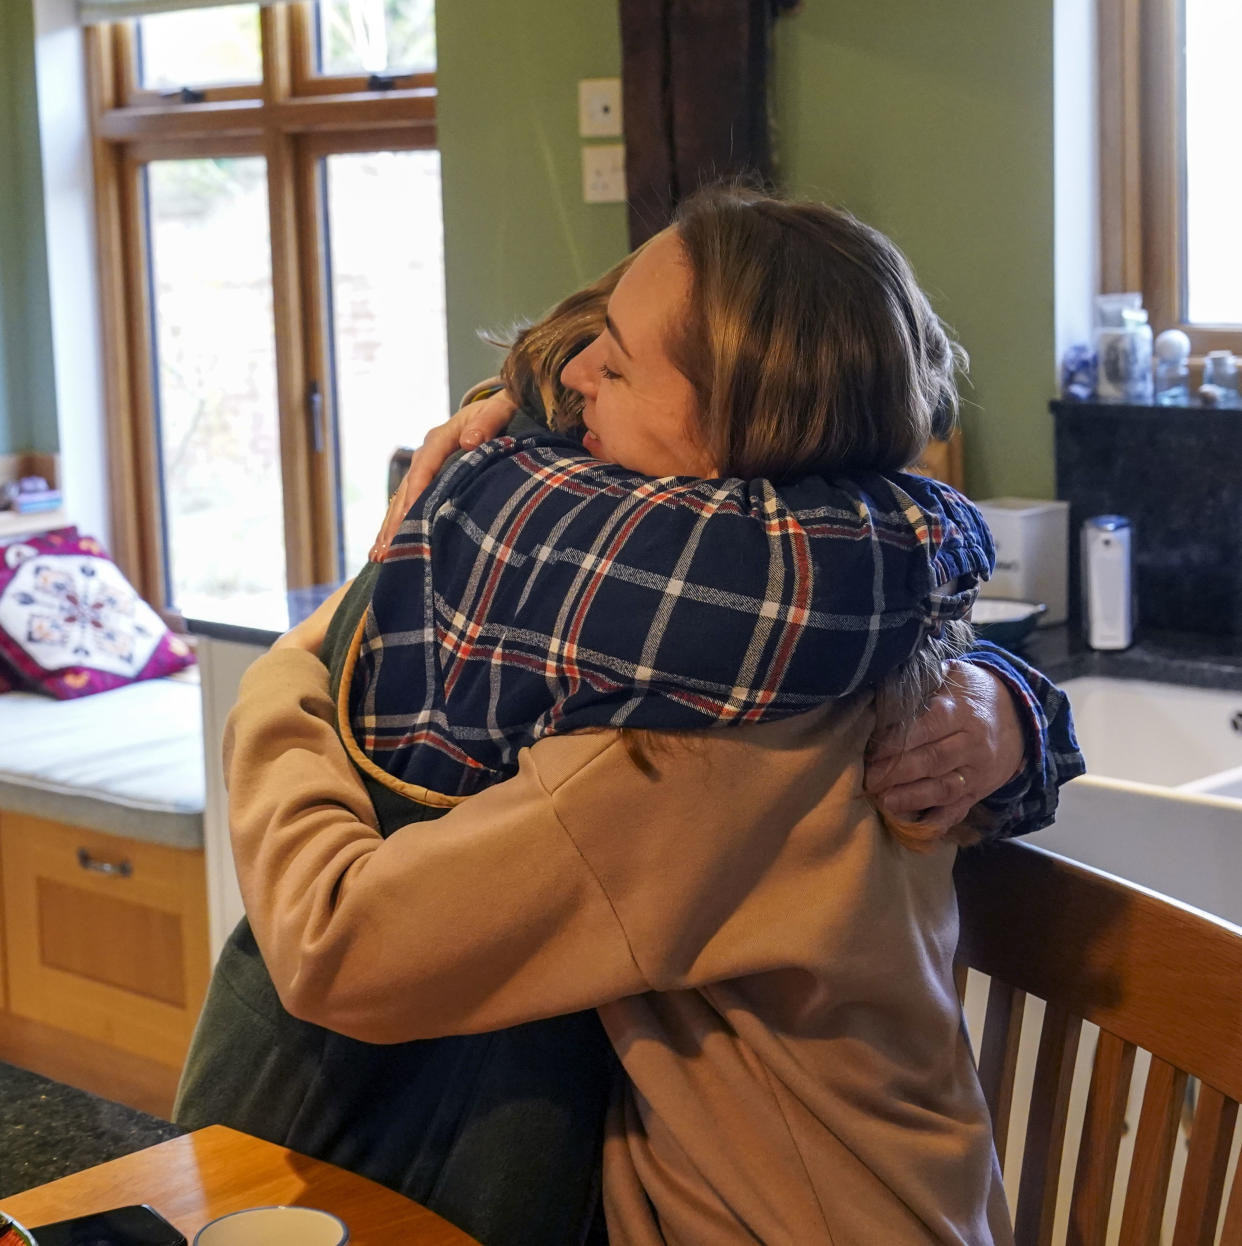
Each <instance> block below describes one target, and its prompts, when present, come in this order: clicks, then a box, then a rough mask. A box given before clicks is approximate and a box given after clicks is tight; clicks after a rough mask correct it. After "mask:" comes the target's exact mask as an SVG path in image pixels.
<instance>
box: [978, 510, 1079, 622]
mask: <svg viewBox="0 0 1242 1246" xmlns="http://www.w3.org/2000/svg"><path fill="white" fill-rule="evenodd" d="M977 505H978V507H979V509H980V510H981V511H982V512H983V517H984V519H986V520H987V522H988V527H989V528H991V529H992V536H993V537H994V538H995V540H996V572H995V574H994V575H993V576H992V578H991V579H990V580H988V581H987V583H985V584H984V585H983V588H982V589H981V590H980V595H981V596H983V597H1008V598H1012V599H1013V600H1015V601H1042V602H1044V603H1045V604H1046V605H1047V607H1048V612H1047V613H1046V614H1045V615H1043V616H1042V617H1041V619H1040V621H1039V623H1040V626H1041V627H1047V626H1049V625H1051V624H1053V623H1064V622H1065V619H1066V616H1067V614H1068V600H1069V503H1068V502H1049V501H1044V500H1042V499H1040V498H988V499H987V500H986V501H983V502H978V503H977Z"/></svg>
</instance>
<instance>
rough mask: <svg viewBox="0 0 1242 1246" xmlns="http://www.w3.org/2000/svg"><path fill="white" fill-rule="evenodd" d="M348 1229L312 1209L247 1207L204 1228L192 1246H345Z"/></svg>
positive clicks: (334, 1217)
mask: <svg viewBox="0 0 1242 1246" xmlns="http://www.w3.org/2000/svg"><path fill="white" fill-rule="evenodd" d="M348 1241H349V1229H347V1228H346V1227H345V1223H344V1221H342V1220H338V1219H337V1218H336V1216H334V1215H333V1214H332V1213H331V1212H328V1211H319V1210H317V1209H316V1208H314V1207H247V1208H246V1210H245V1211H234V1212H230V1213H229V1214H228V1215H227V1216H218V1217H217V1218H216V1219H215V1220H213V1221H211V1223H210V1224H205V1225H203V1227H202V1228H201V1229H199V1231H198V1232H197V1233H196V1234H195V1235H194V1246H345V1244H346V1242H348Z"/></svg>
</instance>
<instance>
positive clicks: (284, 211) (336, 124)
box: [86, 2, 436, 622]
mask: <svg viewBox="0 0 1242 1246" xmlns="http://www.w3.org/2000/svg"><path fill="white" fill-rule="evenodd" d="M312 20H313V16H312V14H311V6H310V4H309V3H304V2H298V3H285V4H277V5H273V6H269V7H264V8H262V9H261V10H260V22H261V38H262V48H263V83H262V84H261V87H254V88H252V87H244V88H243V87H228V86H225V87H220V88H215V89H212V90H210V91H208V92H205V93H204V94H205V99H204V101H203V102H202V103H190V104H187V103H182V102H181V101H180V100H178V99H175V98H171V99H170V98H165V97H161V96H160V95H158V94H156V93H153V92H142V91H137V90H136V89H135V85H134V81H133V67H134V64H135V61H134V51H133V38H134V36H133V26H132V23H129V22H117V23H113V24H110V25H102V26H93V27H89V28H88V29H87V30H86V45H87V46H86V52H87V70H88V76H89V95H90V101H91V114H92V146H93V156H94V168H95V210H96V220H97V230H98V252H99V283H100V292H101V300H102V323H103V333H104V340H105V344H106V357H107V358H108V360H109V367H108V369H107V380H106V386H105V402H106V410H107V428H108V442H109V448H110V455H109V489H110V502H111V518H112V531H113V553H114V556H115V557H116V559H117V562H118V563H119V565H120V566H121V567H122V568H123V569H124V570H125V572H126V574H127V575H128V576H129V577H130V579H131V581H132V582H133V583H134V585H135V587H136V588H137V589H138V591H139V592H140V593H141V594H142V595H143V596H144V597H145V598H146V599H147V600H148V601H149V602H151V603H152V605H154V606H155V607H156V609H158V610H160V611H161V612H162V613H163V614H164V615H165V617H169V618H171V620H172V621H173V622H176V621H177V620H176V615H175V613H174V612H173V611H172V609H171V603H170V602H169V601H168V599H167V592H166V575H165V568H166V550H165V548H164V525H163V523H159V522H153V520H154V519H155V518H156V517H158V516H160V515H161V513H162V499H161V496H160V471H159V462H158V454H159V447H158V444H157V434H156V425H155V411H154V401H155V376H154V350H153V344H152V341H151V328H150V326H151V307H150V295H149V287H148V283H147V262H148V256H149V248H148V245H147V242H148V240H147V238H146V233H145V223H144V217H143V213H142V210H141V202H142V197H141V171H142V168H143V166H144V164H145V163H147V162H148V161H150V160H152V159H165V158H187V157H195V156H237V155H261V156H263V157H264V158H265V159H266V162H267V189H268V211H269V224H270V237H271V251H272V300H273V318H274V322H275V323H274V332H275V350H276V388H277V404H278V426H279V433H280V447H281V449H280V456H281V474H282V481H283V497H284V522H285V533H286V540H285V547H286V548H285V558H286V578H287V584H288V587H289V588H297V587H302V586H305V585H308V584H316V583H325V582H331V581H334V580H336V579H337V578H338V566H337V558H338V553H337V551H338V549H339V540H340V533H339V531H338V520H337V507H336V505H335V495H336V488H337V481H336V478H335V473H336V465H335V456H334V455H333V454H332V453H331V452H330V447H331V444H332V441H331V436H330V433H331V430H332V429H333V427H334V421H335V412H334V411H333V410H332V398H333V395H332V392H331V390H332V387H331V385H330V384H328V383H327V381H328V378H329V376H330V361H329V358H328V352H329V336H330V335H329V326H328V324H327V294H326V288H325V283H326V279H327V274H326V272H325V264H324V256H325V229H326V223H325V222H324V220H323V219H322V202H323V200H322V196H321V194H320V188H319V178H320V177H321V176H322V173H321V167H322V166H321V161H322V158H324V157H326V156H327V155H330V154H336V153H342V152H354V151H379V150H390V151H396V150H416V149H426V148H434V147H435V146H436V122H435V117H436V92H435V81H434V75H418V76H417V80H416V82H415V84H414V85H411V86H400V85H399V86H393V87H388V88H386V89H384V90H381V91H368V90H366V89H365V86H366V82H365V80H361V79H359V80H355V79H353V78H323V77H313V76H308V74H309V64H308V52H309V43H308V41H307V35H308V32H309V29H310V26H309V23H310V22H311V21H312ZM360 85H361V87H362V88H363V89H358V88H359V86H360ZM312 378H314V379H316V380H318V381H319V388H320V393H321V395H322V401H323V419H324V421H325V432H326V433H328V434H329V435H328V436H325V441H324V444H325V452H322V453H315V452H314V451H313V448H312V445H311V436H310V431H309V428H308V421H307V394H308V385H309V382H310V380H311V379H312ZM380 510H382V508H380V507H379V503H378V500H377V512H376V514H377V523H378V516H379V514H380Z"/></svg>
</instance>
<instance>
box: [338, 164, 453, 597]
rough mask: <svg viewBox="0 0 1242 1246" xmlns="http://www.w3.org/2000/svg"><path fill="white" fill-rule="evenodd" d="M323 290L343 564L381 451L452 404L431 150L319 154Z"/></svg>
mask: <svg viewBox="0 0 1242 1246" xmlns="http://www.w3.org/2000/svg"><path fill="white" fill-rule="evenodd" d="M324 164H325V189H326V196H327V219H328V264H329V276H328V291H329V298H330V301H331V309H332V315H331V333H332V344H331V349H332V361H333V372H334V377H335V390H336V411H337V455H338V463H339V466H340V508H341V517H342V520H343V545H344V551H343V554H344V562H345V567H344V570H345V573H346V574H348V575H353V574H354V573H355V572H356V571H357V570H358V568H359V567H361V566H362V564H363V563H364V562H365V561H366V556H367V551H368V550H369V549H370V548H371V543H372V541H374V540H375V534H376V532H377V530H378V528H379V523H380V520H381V518H382V517H383V513H384V504H385V502H386V501H387V480H388V460H389V458H390V457H391V455H392V452H393V450H394V449H396V447H397V446H401V445H407V446H408V445H414V446H416V445H418V444H419V442H420V441H421V440H422V438H423V434H424V433H425V432H426V431H427V430H428V429H429V428H431V427H432V426H433V425H435V424H439V423H440V422H441V421H443V420H444V419H446V418H447V417H448V415H449V413H450V406H449V391H448V361H447V346H446V340H447V339H446V328H445V316H444V236H443V225H442V222H441V215H440V153H439V152H438V151H434V150H422V151H387V152H386V151H381V152H366V153H362V154H351V155H334V156H328V157H327V158H326V159H325V161H324Z"/></svg>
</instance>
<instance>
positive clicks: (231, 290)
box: [146, 157, 285, 612]
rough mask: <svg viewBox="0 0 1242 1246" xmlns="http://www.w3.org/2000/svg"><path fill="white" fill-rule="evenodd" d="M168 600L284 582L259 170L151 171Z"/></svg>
mask: <svg viewBox="0 0 1242 1246" xmlns="http://www.w3.org/2000/svg"><path fill="white" fill-rule="evenodd" d="M146 189H147V204H148V226H149V237H150V246H151V289H152V320H153V326H152V329H153V337H154V345H155V373H156V376H155V382H156V383H155V390H156V408H157V412H158V419H157V436H158V441H159V463H160V468H161V473H162V480H161V494H162V497H161V503H162V511H163V520H164V534H165V546H166V549H167V553H168V572H167V575H168V586H167V587H168V600H169V601H170V602H171V603H172V604H173V605H174V606H175V607H176V608H178V609H180V610H182V611H183V612H185V611H188V610H191V609H193V607H194V605H195V603H196V602H198V601H200V600H201V599H203V598H205V597H211V596H215V597H218V596H219V595H221V594H224V593H253V592H262V591H272V590H279V591H283V590H284V587H285V548H284V510H283V504H282V498H281V460H280V438H279V431H278V424H277V402H276V355H275V342H274V333H273V326H272V273H271V247H270V242H269V234H268V212H267V171H266V164H265V161H264V160H263V159H262V158H260V157H246V158H239V159H196V160H162V161H157V162H154V163H152V164H150V165H148V166H147V168H146Z"/></svg>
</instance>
